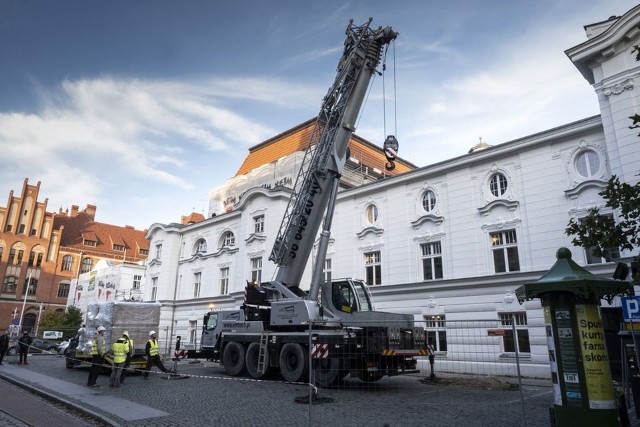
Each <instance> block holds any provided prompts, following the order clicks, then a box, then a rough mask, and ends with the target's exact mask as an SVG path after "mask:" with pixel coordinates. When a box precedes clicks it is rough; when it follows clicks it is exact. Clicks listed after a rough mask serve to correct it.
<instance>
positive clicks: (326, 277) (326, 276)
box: [322, 258, 331, 283]
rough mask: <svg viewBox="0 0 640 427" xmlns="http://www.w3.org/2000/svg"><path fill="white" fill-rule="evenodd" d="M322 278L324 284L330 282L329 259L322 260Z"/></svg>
mask: <svg viewBox="0 0 640 427" xmlns="http://www.w3.org/2000/svg"><path fill="white" fill-rule="evenodd" d="M322 277H323V279H324V282H325V283H328V282H331V258H327V259H325V260H324V268H323V269H322Z"/></svg>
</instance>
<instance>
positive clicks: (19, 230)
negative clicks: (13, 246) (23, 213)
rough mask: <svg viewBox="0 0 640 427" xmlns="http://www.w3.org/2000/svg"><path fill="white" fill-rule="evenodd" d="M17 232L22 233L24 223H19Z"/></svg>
mask: <svg viewBox="0 0 640 427" xmlns="http://www.w3.org/2000/svg"><path fill="white" fill-rule="evenodd" d="M18 233H23V234H24V224H20V228H19V229H18Z"/></svg>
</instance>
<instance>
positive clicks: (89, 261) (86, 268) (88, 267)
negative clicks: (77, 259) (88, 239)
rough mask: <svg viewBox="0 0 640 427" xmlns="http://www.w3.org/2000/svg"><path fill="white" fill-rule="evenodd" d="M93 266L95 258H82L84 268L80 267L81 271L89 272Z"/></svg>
mask: <svg viewBox="0 0 640 427" xmlns="http://www.w3.org/2000/svg"><path fill="white" fill-rule="evenodd" d="M92 268H93V260H92V259H91V258H83V259H82V268H81V269H80V272H81V273H88V272H90V271H91V269H92Z"/></svg>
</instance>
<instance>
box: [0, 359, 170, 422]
mask: <svg viewBox="0 0 640 427" xmlns="http://www.w3.org/2000/svg"><path fill="white" fill-rule="evenodd" d="M0 378H2V379H4V380H6V381H8V382H10V383H13V384H15V385H17V386H19V387H22V388H25V389H27V390H29V391H31V392H33V393H36V394H39V395H43V396H45V397H48V398H50V399H53V400H56V401H60V402H62V403H64V404H65V405H68V406H70V407H72V408H74V409H76V410H77V411H78V412H81V413H84V414H86V415H88V416H90V417H92V418H94V419H98V420H101V421H103V422H104V423H105V424H107V425H111V426H118V425H119V424H118V423H117V422H116V421H114V420H113V419H112V418H110V417H108V416H105V415H103V414H101V413H98V412H95V411H93V410H91V409H89V408H92V407H93V408H100V410H101V411H104V412H106V413H107V414H111V415H114V416H116V417H117V418H120V419H123V420H125V421H135V420H142V419H146V418H154V417H162V416H166V415H169V413H167V412H163V411H159V410H157V409H154V408H150V407H148V406H144V405H140V404H137V403H135V402H131V401H129V400H125V399H120V398H117V397H114V396H110V395H105V394H104V393H101V392H100V388H89V387H86V386H80V385H77V384H72V383H69V382H66V381H62V380H59V379H56V378H52V377H50V376H47V375H43V374H40V373H37V372H33V371H31V370H29V369H25V368H23V367H20V366H16V365H14V364H7V363H5V364H3V365H2V367H0ZM54 392H55V393H54ZM61 395H62V396H67V397H69V398H70V399H64V398H62V397H61ZM71 399H73V400H75V401H79V402H81V404H80V405H78V404H77V403H75V402H73V401H72V400H71ZM0 402H1V403H0V409H2V410H4V406H5V402H4V397H3V399H0ZM6 405H8V406H9V407H10V408H11V407H13V405H11V404H10V403H7V404H6ZM29 409H31V411H32V412H34V411H33V408H28V407H26V408H25V411H29ZM35 412H37V411H35ZM35 412H34V414H33V415H34V416H37V415H38V414H36V413H35ZM10 413H11V412H10ZM33 425H43V424H37V423H36V424H33ZM46 425H47V426H51V425H55V424H51V423H49V422H47V423H46ZM60 425H66V424H60Z"/></svg>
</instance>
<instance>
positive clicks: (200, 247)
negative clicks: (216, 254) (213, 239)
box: [195, 239, 207, 254]
mask: <svg viewBox="0 0 640 427" xmlns="http://www.w3.org/2000/svg"><path fill="white" fill-rule="evenodd" d="M195 246H196V247H195V249H196V251H195V252H196V253H201V254H204V253H207V241H206V240H205V239H198V241H197V242H196V245H195Z"/></svg>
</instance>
